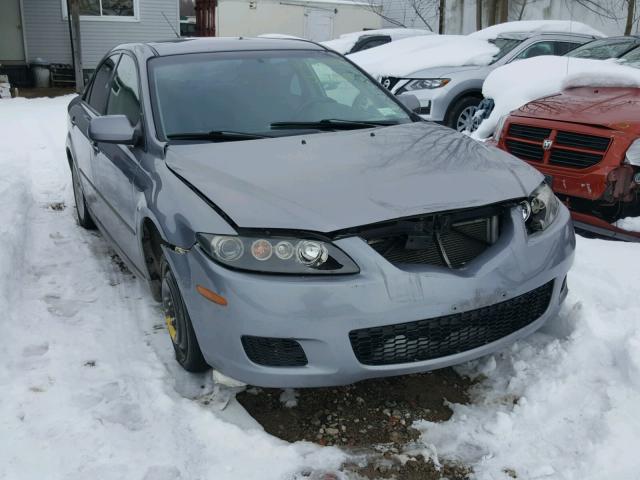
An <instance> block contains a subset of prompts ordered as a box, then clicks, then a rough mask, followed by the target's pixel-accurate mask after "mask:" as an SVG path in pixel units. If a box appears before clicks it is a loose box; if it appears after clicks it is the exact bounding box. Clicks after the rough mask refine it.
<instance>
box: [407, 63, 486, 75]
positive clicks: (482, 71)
mask: <svg viewBox="0 0 640 480" xmlns="http://www.w3.org/2000/svg"><path fill="white" fill-rule="evenodd" d="M489 70H490V69H489V67H486V66H478V65H466V66H461V67H433V68H425V69H424V70H418V71H417V72H415V73H412V74H411V75H405V77H407V78H446V77H450V76H455V75H459V74H461V73H465V72H474V71H475V72H477V74H478V77H480V78H482V77H486V76H487V75H488V74H489Z"/></svg>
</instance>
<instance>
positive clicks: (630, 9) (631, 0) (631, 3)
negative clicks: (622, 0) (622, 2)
mask: <svg viewBox="0 0 640 480" xmlns="http://www.w3.org/2000/svg"><path fill="white" fill-rule="evenodd" d="M635 8H636V0H627V24H626V26H625V27H624V34H625V35H631V28H632V27H633V14H634V11H635Z"/></svg>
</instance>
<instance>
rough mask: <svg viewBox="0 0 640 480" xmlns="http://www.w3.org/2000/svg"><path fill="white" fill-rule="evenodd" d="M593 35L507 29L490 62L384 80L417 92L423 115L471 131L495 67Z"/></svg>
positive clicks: (398, 90) (557, 51) (397, 89)
mask: <svg viewBox="0 0 640 480" xmlns="http://www.w3.org/2000/svg"><path fill="white" fill-rule="evenodd" d="M594 38H595V37H592V36H589V35H581V34H575V33H551V32H549V33H546V32H545V33H509V34H506V33H505V34H502V35H500V36H499V37H498V38H496V39H494V40H491V42H492V43H493V44H495V45H496V47H498V48H499V51H498V53H497V54H496V55H495V57H494V58H493V61H492V62H491V64H489V65H485V66H461V67H447V66H442V67H435V68H428V69H426V70H419V71H416V72H414V73H412V74H410V75H404V76H403V77H402V78H398V77H385V78H382V79H381V82H382V84H383V85H384V86H386V87H387V88H389V89H390V90H391V91H392V92H393V93H395V94H396V95H401V94H403V93H412V94H414V95H416V96H417V97H418V99H419V100H420V110H419V113H420V115H421V116H422V118H424V119H426V120H433V121H436V122H442V123H444V124H445V125H447V126H448V127H451V128H455V129H456V130H458V131H459V132H462V131H472V130H474V115H475V113H476V111H477V109H478V105H479V104H480V102H481V101H482V84H483V83H484V79H485V78H487V75H489V73H490V72H491V71H492V70H493V69H495V68H498V67H500V66H502V65H506V64H507V63H510V62H512V61H515V60H521V59H523V58H532V57H537V56H540V55H564V54H566V53H567V52H569V51H571V50H573V49H574V48H576V47H578V46H580V45H582V44H584V43H587V42H589V41H591V40H593V39H594Z"/></svg>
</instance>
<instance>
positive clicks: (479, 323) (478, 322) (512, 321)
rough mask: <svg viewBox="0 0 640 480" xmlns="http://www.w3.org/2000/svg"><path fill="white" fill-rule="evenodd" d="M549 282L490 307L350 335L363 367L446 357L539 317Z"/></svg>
mask: <svg viewBox="0 0 640 480" xmlns="http://www.w3.org/2000/svg"><path fill="white" fill-rule="evenodd" d="M552 295H553V281H551V282H549V283H547V284H546V285H543V286H542V287H539V288H537V289H535V290H532V291H530V292H528V293H525V294H524V295H520V296H519V297H515V298H512V299H510V300H507V301H504V302H501V303H496V304H495V305H490V306H488V307H483V308H479V309H476V310H471V311H468V312H463V313H457V314H453V315H446V316H443V317H437V318H431V319H427V320H418V321H416V322H408V323H400V324H395V325H385V326H382V327H372V328H363V329H359V330H353V331H351V332H350V333H349V340H350V341H351V347H352V348H353V352H354V354H355V356H356V358H357V359H358V361H359V362H360V363H362V364H364V365H393V364H396V363H411V362H421V361H425V360H431V359H434V358H440V357H446V356H448V355H454V354H456V353H460V352H465V351H468V350H472V349H474V348H478V347H481V346H483V345H487V344H489V343H492V342H495V341H496V340H499V339H501V338H503V337H506V336H507V335H510V334H511V333H514V332H516V331H518V330H520V329H522V328H524V327H526V326H527V325H529V324H531V323H533V322H534V321H536V320H537V319H538V318H540V317H541V316H542V315H543V314H544V313H545V312H546V311H547V308H548V307H549V303H550V301H551V297H552Z"/></svg>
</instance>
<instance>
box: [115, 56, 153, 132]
mask: <svg viewBox="0 0 640 480" xmlns="http://www.w3.org/2000/svg"><path fill="white" fill-rule="evenodd" d="M125 55H126V56H127V57H129V58H130V59H131V60H132V61H133V65H134V66H135V69H136V80H137V83H138V103H139V104H140V105H139V107H140V112H139V114H140V116H139V119H138V124H139V125H141V126H142V124H143V120H144V108H142V78H141V77H140V66H139V65H138V60H137V59H136V57H135V56H134V55H131V54H130V53H129V52H127V51H123V52H120V58H118V64H117V65H116V67H115V68H114V69H113V75H112V76H111V80H109V83H110V84H111V83H113V80H114V78H115V75H116V74H117V72H118V67H119V66H120V62H121V61H122V57H123V56H125ZM110 95H111V88H110V89H109V96H110ZM107 105H109V98H107Z"/></svg>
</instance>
